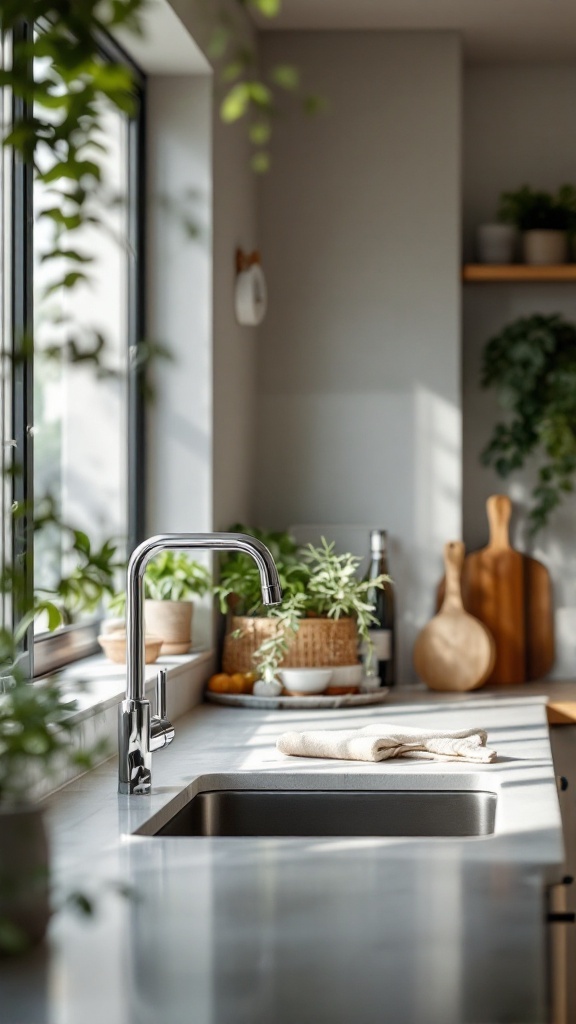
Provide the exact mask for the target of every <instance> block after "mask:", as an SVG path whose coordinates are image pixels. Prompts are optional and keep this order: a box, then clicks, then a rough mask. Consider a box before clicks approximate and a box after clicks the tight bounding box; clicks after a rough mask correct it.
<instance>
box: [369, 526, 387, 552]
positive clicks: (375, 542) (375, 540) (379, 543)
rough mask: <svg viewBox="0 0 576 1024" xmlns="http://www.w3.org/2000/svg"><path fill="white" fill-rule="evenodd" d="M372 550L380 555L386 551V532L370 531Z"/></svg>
mask: <svg viewBox="0 0 576 1024" xmlns="http://www.w3.org/2000/svg"><path fill="white" fill-rule="evenodd" d="M370 550H371V551H373V552H374V553H378V554H380V552H382V551H386V530H370Z"/></svg>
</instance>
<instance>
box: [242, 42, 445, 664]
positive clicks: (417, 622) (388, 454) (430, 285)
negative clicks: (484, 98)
mask: <svg viewBox="0 0 576 1024" xmlns="http://www.w3.org/2000/svg"><path fill="white" fill-rule="evenodd" d="M262 52H263V58H264V60H265V61H267V62H272V61H294V62H295V63H297V64H298V66H299V67H300V68H302V70H303V73H304V77H305V80H306V83H307V85H308V87H309V88H314V89H316V90H318V91H319V92H321V93H323V94H324V95H326V96H327V97H329V104H330V105H329V110H328V112H327V113H326V114H324V115H323V116H322V117H320V118H318V119H316V120H314V121H313V122H311V123H304V122H303V121H302V120H301V119H300V118H298V117H296V116H294V115H288V114H287V115H286V117H285V118H284V119H283V120H282V121H281V122H280V123H279V126H278V129H277V131H276V133H275V136H274V143H273V152H272V157H273V167H272V171H271V173H270V174H269V175H268V176H266V178H265V180H264V181H263V183H262V191H261V204H260V207H259V215H260V235H261V246H262V250H263V254H264V265H265V269H266V272H267V276H268V283H269V289H270V311H269V314H268V316H267V318H266V321H265V323H264V325H263V328H262V329H261V331H260V337H259V352H260V358H259V388H258V448H257V452H258V462H257V474H256V512H257V520H258V521H259V522H260V523H261V524H265V525H268V526H271V527H285V526H287V525H288V524H290V523H295V522H301V523H314V522H323V523H354V522H362V523H371V524H373V525H380V526H383V527H386V528H387V529H388V530H389V533H390V536H391V571H392V575H393V577H394V579H395V581H396V583H397V592H398V601H399V608H400V615H399V632H400V644H401V652H400V653H401V677H402V679H403V680H405V681H408V680H410V679H411V678H413V670H412V665H411V649H412V644H413V640H414V637H415V634H416V632H417V630H418V629H419V628H420V626H421V625H422V624H423V623H424V621H425V620H426V619H427V617H428V616H429V614H430V613H431V610H432V595H433V589H434V584H435V582H436V579H437V577H438V574H439V572H440V568H441V550H442V544H443V543H444V541H445V540H447V539H450V538H454V537H457V536H459V535H460V529H461V522H460V514H461V484H460V480H461V425H460V355H459V352H460V344H459V329H460V314H459V310H460V287H459V254H460V219H459V215H460V198H459V197H460V180H459V173H460V52H459V42H458V40H457V38H456V37H455V36H454V35H452V34H450V33H438V34H435V33H409V34H408V33H406V34H404V33H383V32H370V33H349V32H347V33H345V34H344V33H326V32H316V33H309V34H306V33H288V34H284V35H282V34H281V33H266V34H265V35H264V36H263V38H262Z"/></svg>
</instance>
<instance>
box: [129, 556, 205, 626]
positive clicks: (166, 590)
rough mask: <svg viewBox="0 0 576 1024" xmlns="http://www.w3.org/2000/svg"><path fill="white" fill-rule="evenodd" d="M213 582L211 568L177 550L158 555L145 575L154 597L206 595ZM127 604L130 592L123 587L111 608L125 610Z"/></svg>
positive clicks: (147, 588) (179, 598) (149, 593)
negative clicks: (127, 594)
mask: <svg viewBox="0 0 576 1024" xmlns="http://www.w3.org/2000/svg"><path fill="white" fill-rule="evenodd" d="M211 586H212V579H211V576H210V573H209V572H208V569H206V568H205V567H204V566H203V565H201V564H200V562H196V561H194V559H192V558H189V556H188V555H184V554H177V553H176V552H175V551H163V552H162V553H161V554H160V555H156V557H155V558H153V559H152V560H151V561H150V563H149V565H148V566H147V568H146V575H145V576H144V596H145V597H146V598H148V599H150V600H152V601H190V600H191V598H193V597H203V596H204V594H207V593H208V592H209V591H210V589H211ZM125 607H126V592H125V591H121V592H119V593H117V594H115V595H114V597H113V598H112V601H110V603H109V608H110V610H111V611H113V612H116V613H117V614H123V613H124V610H125Z"/></svg>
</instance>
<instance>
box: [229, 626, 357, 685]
mask: <svg viewBox="0 0 576 1024" xmlns="http://www.w3.org/2000/svg"><path fill="white" fill-rule="evenodd" d="M277 628H278V626H277V623H276V622H275V620H274V619H267V618H264V617H262V618H251V617H249V616H244V615H233V616H232V621H231V625H230V632H229V633H228V634H227V636H226V639H225V641H224V653H223V657H222V670H223V671H224V672H228V673H233V672H251V671H252V670H253V668H254V662H253V660H252V658H253V655H254V654H255V652H256V651H257V650H258V648H259V647H260V644H261V643H262V642H263V641H264V640H268V639H269V638H270V637H271V636H274V634H275V632H276V630H277ZM236 630H240V636H238V637H237V638H235V637H233V636H232V633H234V632H235V631H236ZM357 664H358V630H357V628H356V622H355V620H354V619H322V618H317V619H316V618H314V619H302V620H301V621H300V627H299V629H298V632H297V633H295V634H294V636H293V638H292V639H291V640H290V643H289V647H288V651H287V654H286V657H285V658H284V660H283V661H282V667H283V668H318V667H320V666H321V667H323V668H324V667H326V668H328V667H334V666H336V665H357Z"/></svg>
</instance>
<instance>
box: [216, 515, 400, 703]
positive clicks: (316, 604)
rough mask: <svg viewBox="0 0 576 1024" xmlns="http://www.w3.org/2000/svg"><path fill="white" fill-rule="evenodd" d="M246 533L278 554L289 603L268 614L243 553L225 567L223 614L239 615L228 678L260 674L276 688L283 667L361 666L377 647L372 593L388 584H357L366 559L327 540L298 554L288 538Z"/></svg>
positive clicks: (220, 589) (227, 652)
mask: <svg viewBox="0 0 576 1024" xmlns="http://www.w3.org/2000/svg"><path fill="white" fill-rule="evenodd" d="M241 529H242V532H244V533H250V534H252V535H253V536H256V537H258V538H259V539H261V540H263V541H264V543H265V544H267V546H268V547H269V548H270V550H271V551H272V554H273V555H274V559H275V561H276V565H277V567H278V574H279V577H280V582H281V585H282V590H283V595H284V596H283V600H282V604H281V605H278V606H274V607H271V608H264V607H263V606H262V604H261V600H260V591H259V583H258V573H257V569H256V570H255V568H253V567H252V566H251V565H249V564H248V559H246V558H245V556H243V555H242V554H234V555H233V556H229V557H227V558H226V559H225V560H224V562H223V565H222V567H221V573H220V584H219V585H218V586H217V587H216V588H215V589H216V593H217V595H218V597H219V599H220V607H221V610H222V611H223V612H226V611H227V610H228V611H229V610H232V612H233V616H232V623H231V626H232V629H231V631H230V632H229V634H228V636H227V638H226V642H225V647H224V658H223V668H224V671H225V672H229V671H232V670H234V671H248V670H249V669H250V668H255V669H256V670H257V671H258V673H259V675H260V676H261V678H262V679H263V680H264V681H265V682H271V681H272V680H276V679H277V677H278V675H279V669H280V668H281V667H282V668H305V667H310V668H329V667H334V666H338V665H354V664H358V651H359V644H360V642H362V643H363V644H365V645H366V646H367V647H368V648H369V647H370V633H369V627H370V626H371V625H372V624H373V623H374V622H375V621H376V620H375V618H374V615H373V610H372V606H371V605H370V604H369V602H368V600H367V593H368V590H369V589H371V588H373V587H380V588H382V587H383V586H384V584H385V583H386V582H387V581H388V577H387V576H381V577H378V579H376V580H370V581H367V580H360V579H358V575H357V570H358V566H359V564H360V559H358V558H356V557H355V556H353V555H351V554H349V553H346V554H341V555H339V554H336V552H335V550H334V544H333V543H328V541H326V540H325V539H324V538H322V540H321V544H320V546H319V547H314V546H313V545H311V544H308V545H307V546H306V547H298V546H297V545H296V543H295V542H294V541H293V540H292V538H290V537H289V535H288V534H282V533H281V534H268V533H265V532H263V531H260V530H251V529H249V528H246V527H244V526H242V527H241ZM346 689H357V687H346ZM329 690H330V687H329Z"/></svg>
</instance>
